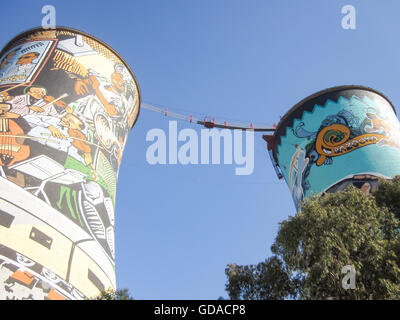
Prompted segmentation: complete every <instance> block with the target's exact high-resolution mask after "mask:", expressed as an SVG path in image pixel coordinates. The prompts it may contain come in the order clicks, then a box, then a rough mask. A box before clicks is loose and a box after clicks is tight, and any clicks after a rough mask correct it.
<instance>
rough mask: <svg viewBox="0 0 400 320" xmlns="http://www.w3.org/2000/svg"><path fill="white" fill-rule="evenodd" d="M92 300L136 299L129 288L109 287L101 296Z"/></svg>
mask: <svg viewBox="0 0 400 320" xmlns="http://www.w3.org/2000/svg"><path fill="white" fill-rule="evenodd" d="M92 300H134V299H133V298H132V297H131V296H130V295H129V291H128V289H126V288H125V289H118V290H114V289H111V288H110V289H107V290H105V291H102V292H101V293H100V295H99V296H97V297H95V298H94V299H92Z"/></svg>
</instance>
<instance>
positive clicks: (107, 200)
mask: <svg viewBox="0 0 400 320" xmlns="http://www.w3.org/2000/svg"><path fill="white" fill-rule="evenodd" d="M139 107H140V95H139V89H138V85H137V83H136V80H135V77H134V75H133V73H132V71H131V70H130V68H129V67H128V66H127V65H126V64H125V62H124V61H123V60H122V59H121V58H120V57H119V55H118V54H117V53H116V52H115V51H113V50H112V49H111V48H109V47H108V46H107V45H106V44H104V43H103V42H101V41H99V40H97V39H95V38H94V37H92V36H90V35H88V34H85V33H82V32H80V31H76V30H73V29H68V28H57V29H56V30H43V29H33V30H30V31H27V32H25V33H23V34H21V35H19V36H17V37H16V38H14V39H13V40H12V41H11V42H10V43H9V44H7V45H6V47H5V48H4V49H3V50H2V52H1V54H0V299H83V298H85V297H93V296H96V295H98V294H99V292H100V291H102V290H105V289H108V288H115V287H116V281H115V263H114V261H115V250H114V243H115V240H114V208H115V200H116V185H117V177H118V170H119V166H120V162H121V157H122V153H123V150H124V147H125V145H126V142H127V138H128V134H129V131H130V129H131V128H132V126H133V125H134V123H135V121H136V118H137V116H138V113H139Z"/></svg>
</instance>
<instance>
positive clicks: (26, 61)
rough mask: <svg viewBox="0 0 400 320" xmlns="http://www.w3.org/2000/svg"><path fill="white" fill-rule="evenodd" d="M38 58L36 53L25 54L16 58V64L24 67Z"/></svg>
mask: <svg viewBox="0 0 400 320" xmlns="http://www.w3.org/2000/svg"><path fill="white" fill-rule="evenodd" d="M38 56H39V53H38V52H30V53H25V54H24V55H22V56H21V57H19V58H18V60H17V63H16V64H19V65H25V64H29V63H32V61H33V60H35V59H36V58H37V57H38Z"/></svg>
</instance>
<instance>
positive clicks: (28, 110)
mask: <svg viewBox="0 0 400 320" xmlns="http://www.w3.org/2000/svg"><path fill="white" fill-rule="evenodd" d="M3 95H4V99H5V100H6V101H7V102H8V103H9V104H11V106H12V107H11V110H10V111H11V112H14V113H17V114H19V115H20V116H22V117H24V116H26V115H28V114H34V113H35V114H40V115H43V116H59V113H60V111H62V110H68V108H69V107H68V105H67V104H66V103H65V102H63V101H62V100H57V101H55V102H54V103H52V101H54V100H56V99H54V97H52V96H49V95H47V90H46V89H45V88H44V87H40V86H31V87H27V88H25V90H24V94H23V95H19V96H15V97H11V96H8V94H7V92H5V93H3Z"/></svg>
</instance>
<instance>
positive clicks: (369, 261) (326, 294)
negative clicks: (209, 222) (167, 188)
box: [225, 177, 400, 299]
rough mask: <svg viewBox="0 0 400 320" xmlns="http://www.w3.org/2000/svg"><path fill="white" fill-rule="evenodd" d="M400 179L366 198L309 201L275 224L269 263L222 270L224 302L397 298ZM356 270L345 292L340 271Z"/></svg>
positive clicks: (351, 193) (349, 194)
mask: <svg viewBox="0 0 400 320" xmlns="http://www.w3.org/2000/svg"><path fill="white" fill-rule="evenodd" d="M399 213H400V177H396V178H394V179H393V181H381V182H380V185H379V186H378V188H377V190H376V191H375V192H374V193H373V194H370V195H365V194H364V193H363V192H362V191H360V190H359V189H356V188H354V187H351V188H349V189H348V190H346V191H342V192H338V193H336V194H323V195H321V196H313V197H311V198H309V199H307V200H305V201H304V203H303V205H302V206H301V210H300V211H299V212H298V213H297V214H296V215H295V216H293V217H289V219H288V220H284V221H282V222H281V223H280V229H279V232H278V235H277V237H276V239H275V242H274V244H273V245H272V247H271V252H272V254H273V256H272V257H270V258H268V259H266V260H265V261H264V262H261V263H259V264H257V265H250V266H237V265H235V264H231V265H228V266H227V268H226V270H225V273H226V275H227V278H228V281H227V284H226V290H227V292H228V294H229V297H230V298H231V299H400V268H399V267H400V231H399V221H398V220H397V219H396V217H399V216H400V215H399ZM345 266H352V267H353V268H354V269H355V271H356V277H355V284H356V287H355V289H347V290H346V289H344V287H345V286H343V283H342V282H343V281H344V280H345V279H344V276H345V274H343V273H342V268H343V267H345Z"/></svg>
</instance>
